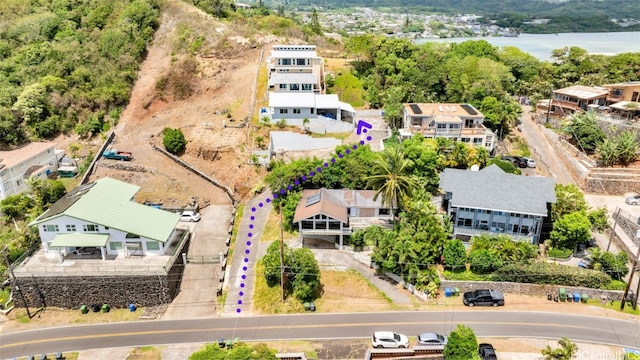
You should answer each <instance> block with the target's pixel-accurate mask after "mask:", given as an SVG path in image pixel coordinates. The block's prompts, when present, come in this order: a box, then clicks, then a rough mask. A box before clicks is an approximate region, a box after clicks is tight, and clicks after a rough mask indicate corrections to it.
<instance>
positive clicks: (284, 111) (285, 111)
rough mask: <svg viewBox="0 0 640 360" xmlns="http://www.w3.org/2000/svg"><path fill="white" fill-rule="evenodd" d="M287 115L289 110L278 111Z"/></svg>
mask: <svg viewBox="0 0 640 360" xmlns="http://www.w3.org/2000/svg"><path fill="white" fill-rule="evenodd" d="M287 113H289V109H280V114H287Z"/></svg>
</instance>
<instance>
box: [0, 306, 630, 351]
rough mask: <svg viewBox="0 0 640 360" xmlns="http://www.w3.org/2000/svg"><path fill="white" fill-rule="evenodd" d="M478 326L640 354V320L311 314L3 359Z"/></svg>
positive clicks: (177, 328) (480, 330)
mask: <svg viewBox="0 0 640 360" xmlns="http://www.w3.org/2000/svg"><path fill="white" fill-rule="evenodd" d="M456 324H465V325H468V326H470V327H472V328H473V329H474V330H475V332H476V335H478V336H480V337H500V336H509V337H518V336H522V337H534V338H553V339H559V338H560V337H562V336H569V337H571V339H572V340H574V341H578V342H580V341H585V342H598V343H606V344H613V345H619V346H620V345H621V346H631V347H636V348H640V324H639V323H638V320H637V319H635V320H634V321H624V320H618V319H611V318H605V317H586V316H582V315H570V314H559V313H544V312H513V311H503V310H497V311H494V310H488V309H474V310H471V311H455V312H452V311H444V312H443V311H433V312H392V313H351V314H305V315H279V316H256V317H237V318H216V319H197V320H167V321H162V320H159V321H148V322H145V321H136V322H126V323H114V324H100V325H82V326H68V327H60V328H50V329H40V330H30V331H23V332H16V333H7V334H1V335H0V358H10V357H17V356H25V355H31V354H41V353H47V352H48V353H53V352H58V351H77V350H85V349H95V348H110V347H122V346H144V345H157V344H173V343H191V342H215V341H216V340H217V339H218V338H225V339H229V338H234V337H239V338H240V339H241V340H246V341H265V340H273V339H282V340H289V339H321V338H324V339H337V338H366V337H369V336H370V335H371V333H373V331H376V330H393V331H397V332H400V333H404V334H407V335H410V336H411V335H414V336H415V335H417V334H418V333H420V332H424V331H442V330H444V329H453V328H454V327H455V326H456Z"/></svg>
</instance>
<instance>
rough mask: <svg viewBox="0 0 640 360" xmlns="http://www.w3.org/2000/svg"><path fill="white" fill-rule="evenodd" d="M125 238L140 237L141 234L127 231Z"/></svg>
mask: <svg viewBox="0 0 640 360" xmlns="http://www.w3.org/2000/svg"><path fill="white" fill-rule="evenodd" d="M125 238H127V239H139V238H140V235H136V234H132V233H127V235H125Z"/></svg>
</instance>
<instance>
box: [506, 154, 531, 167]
mask: <svg viewBox="0 0 640 360" xmlns="http://www.w3.org/2000/svg"><path fill="white" fill-rule="evenodd" d="M500 158H501V159H502V160H504V161H508V162H510V163H512V164H513V166H516V167H519V168H525V167H527V161H526V160H525V159H524V158H521V157H520V156H508V155H504V156H501V157H500Z"/></svg>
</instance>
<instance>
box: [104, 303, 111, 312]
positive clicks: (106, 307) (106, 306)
mask: <svg viewBox="0 0 640 360" xmlns="http://www.w3.org/2000/svg"><path fill="white" fill-rule="evenodd" d="M109 310H111V309H109V304H102V312H103V313H108V312H109Z"/></svg>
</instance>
